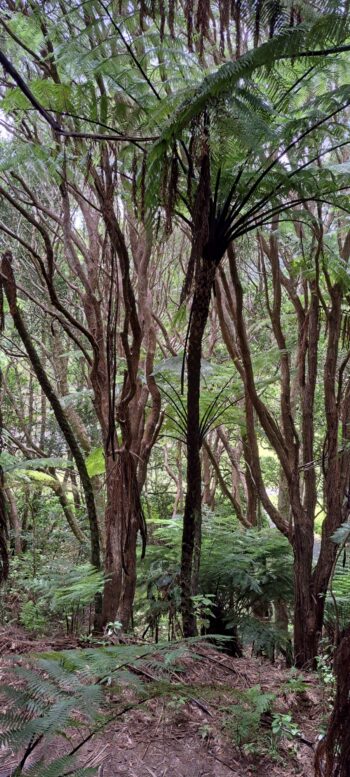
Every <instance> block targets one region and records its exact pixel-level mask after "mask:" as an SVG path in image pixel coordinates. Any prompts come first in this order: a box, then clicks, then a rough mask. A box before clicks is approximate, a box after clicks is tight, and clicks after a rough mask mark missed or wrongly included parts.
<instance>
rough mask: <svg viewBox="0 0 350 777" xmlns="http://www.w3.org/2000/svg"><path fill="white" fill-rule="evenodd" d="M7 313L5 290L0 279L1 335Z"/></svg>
mask: <svg viewBox="0 0 350 777" xmlns="http://www.w3.org/2000/svg"><path fill="white" fill-rule="evenodd" d="M4 326H5V312H4V288H3V285H2V281H1V277H0V333H1V332H3V331H4Z"/></svg>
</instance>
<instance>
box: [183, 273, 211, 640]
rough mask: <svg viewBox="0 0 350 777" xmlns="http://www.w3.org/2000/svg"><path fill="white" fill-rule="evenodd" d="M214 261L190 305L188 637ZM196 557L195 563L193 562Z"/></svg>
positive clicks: (186, 535)
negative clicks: (204, 360) (205, 351)
mask: <svg viewBox="0 0 350 777" xmlns="http://www.w3.org/2000/svg"><path fill="white" fill-rule="evenodd" d="M214 275H215V265H213V264H212V263H211V262H210V260H209V259H207V260H206V259H203V260H202V263H201V267H200V269H199V273H198V277H197V279H196V288H195V292H194V296H193V302H192V308H191V321H190V328H189V336H188V358H187V434H186V444H187V493H186V500H185V511H184V520H183V534H182V555H181V596H182V601H181V610H182V620H183V632H184V636H185V637H191V636H194V635H195V634H196V633H197V630H196V620H195V615H194V611H193V604H192V598H191V597H192V596H193V595H194V594H195V593H196V587H197V581H198V572H199V551H200V540H201V522H202V493H201V491H202V489H201V485H202V481H201V461H200V449H201V444H202V441H201V439H200V416H199V410H200V408H199V399H200V376H201V358H202V341H203V335H204V330H205V325H206V323H207V319H208V314H209V306H210V297H211V289H212V285H213V281H214ZM194 558H195V564H194Z"/></svg>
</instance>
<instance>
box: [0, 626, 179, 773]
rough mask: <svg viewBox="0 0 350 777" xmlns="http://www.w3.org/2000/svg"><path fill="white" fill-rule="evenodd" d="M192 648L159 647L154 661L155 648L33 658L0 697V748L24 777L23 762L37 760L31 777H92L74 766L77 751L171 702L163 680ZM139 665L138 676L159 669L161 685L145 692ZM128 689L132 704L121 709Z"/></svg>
mask: <svg viewBox="0 0 350 777" xmlns="http://www.w3.org/2000/svg"><path fill="white" fill-rule="evenodd" d="M192 642H193V641H192ZM190 644H192V643H188V644H187V645H186V644H177V645H173V646H171V645H169V644H168V643H167V644H166V645H161V644H160V645H158V646H157V656H156V657H154V651H155V648H154V646H152V645H144V644H143V645H139V646H137V645H118V646H108V647H98V648H86V649H85V650H75V651H72V650H70V651H62V652H60V653H54V652H52V653H46V654H40V657H38V656H33V657H32V660H31V661H30V662H29V666H28V665H26V666H24V665H23V666H20V665H17V666H14V667H13V672H14V678H15V683H14V684H13V685H5V686H2V689H1V693H2V696H3V698H5V699H6V706H5V707H4V708H3V709H2V711H1V714H0V727H1V734H0V746H4V747H11V748H12V750H13V751H14V752H15V754H16V755H18V758H19V759H20V761H19V762H20V764H21V766H20V767H18V772H15V773H16V774H23V773H26V762H27V758H28V756H29V755H30V754H32V753H34V754H35V757H37V759H38V760H37V763H36V766H35V775H38V776H39V775H40V777H61V775H62V774H65V773H66V771H67V772H68V771H69V773H70V774H71V773H72V774H74V775H75V777H88V775H94V774H96V769H83V768H80V767H78V765H76V758H77V757H78V753H79V750H80V748H81V747H82V745H83V744H84V743H85V742H86V741H88V740H89V739H91V738H92V737H93V736H94V735H95V734H97V733H99V732H100V731H103V729H104V728H105V726H107V725H108V724H109V723H111V722H113V721H114V720H116V719H117V718H118V717H120V715H123V714H124V713H125V712H126V711H128V710H129V709H132V708H133V707H134V706H139V704H143V703H146V702H147V700H148V699H149V698H154V697H155V696H158V695H160V694H162V695H166V694H167V693H168V694H169V695H170V697H172V696H173V697H174V698H176V697H177V696H178V695H179V690H178V689H177V687H176V686H174V687H173V686H170V684H169V682H167V677H168V674H169V673H170V674H171V672H172V671H173V668H174V664H175V663H176V668H179V666H178V662H179V661H180V667H181V657H183V656H185V655H186V653H187V651H188V646H189V645H190ZM160 657H162V660H160ZM26 664H27V662H26ZM139 665H140V669H141V676H142V667H143V668H144V669H145V670H146V669H148V671H151V670H152V668H153V667H156V668H157V669H158V670H159V669H161V671H162V675H163V680H160V681H159V683H158V682H155V683H151V684H149V683H148V684H147V685H146V684H145V683H143V681H142V679H141V677H140V673H139V671H138V666H139ZM146 674H147V672H146ZM125 686H127V687H128V692H129V699H130V695H132V696H133V699H132V701H131V702H129V703H128V704H126V705H125V704H123V698H122V690H123V688H125ZM182 692H183V691H182ZM68 730H69V732H70V735H68V736H67V733H66V732H67V731H68ZM74 732H78V737H76V736H75V735H74ZM59 739H60V740H61V752H62V751H63V754H61V755H60V756H59V758H54V759H53V760H52V759H51V758H50V746H49V745H50V743H52V742H53V741H54V742H56V743H57V741H58V740H59ZM23 751H24V756H23ZM37 753H38V756H37V755H36V754H37ZM62 770H63V771H62Z"/></svg>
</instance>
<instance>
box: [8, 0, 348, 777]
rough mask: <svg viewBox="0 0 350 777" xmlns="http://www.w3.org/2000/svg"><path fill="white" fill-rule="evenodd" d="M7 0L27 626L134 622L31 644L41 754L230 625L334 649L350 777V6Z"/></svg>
mask: <svg viewBox="0 0 350 777" xmlns="http://www.w3.org/2000/svg"><path fill="white" fill-rule="evenodd" d="M0 9H1V19H0V24H1V51H0V64H1V66H2V74H1V106H0V128H1V133H0V197H1V218H0V242H1V270H0V289H1V299H0V302H1V312H0V324H1V352H0V368H1V394H2V410H1V418H0V426H1V432H2V434H1V460H0V476H1V483H0V485H1V489H0V578H1V594H0V595H1V598H0V618H1V623H2V625H3V626H6V625H8V626H9V627H10V625H11V624H13V623H18V624H21V625H22V626H23V627H24V628H25V629H26V630H27V631H28V632H30V633H35V634H36V635H38V636H39V637H40V636H43V635H48V634H50V633H52V632H55V633H58V634H59V633H61V634H62V633H67V634H68V635H74V636H76V637H79V639H83V640H85V642H86V644H87V645H90V648H91V645H92V646H94V644H95V643H96V644H97V645H98V644H100V641H101V635H104V638H107V635H109V636H111V635H112V637H113V638H116V639H119V638H120V639H121V640H124V639H125V634H128V637H127V641H128V640H129V642H127V645H126V646H125V645H124V644H123V645H122V647H113V648H110V650H109V651H108V648H106V644H107V643H105V647H102V648H101V647H100V648H99V647H98V646H97V647H96V645H95V647H94V648H93V649H92V648H91V649H90V648H89V652H88V651H87V650H86V651H84V656H85V653H86V656H85V657H84V658H82V657H80V655H79V651H77V652H76V653H74V654H72V655H71V656H69V654H68V653H67V654H65V656H64V658H62V659H58V658H57V656H56V657H51V658H50V659H42V660H41V664H40V662H39V664H40V665H38V664H36V663H35V662H34V664H35V666H34V669H33V674H32V675H31V676H30V677H31V678H32V679H29V680H28V691H27V692H25V691H21V694H22V695H20V697H19V698H18V697H17V696H16V702H15V703H16V704H17V705H18V707H19V712H18V713H15V712H13V718H12V721H10V723H8V722H7V723H4V726H5V729H6V726H7V727H8V729H7V734H3V735H1V736H3V738H4V741H5V742H7V741H9V740H10V741H11V742H12V744H14V745H16V743H17V745H18V747H22V746H23V745H27V751H26V753H27V755H26V756H25V757H24V760H23V759H22V761H23V762H21V764H20V766H19V767H18V769H19V771H18V772H16V774H22V773H23V770H25V764H26V757H27V756H28V754H30V753H31V751H32V749H33V747H34V745H33V742H34V743H37V742H39V741H40V740H41V739H42V737H43V736H46V735H47V736H48V735H49V734H50V733H52V732H53V731H55V732H56V731H57V729H58V727H59V726H60V727H64V726H65V725H66V722H67V721H68V720H70V715H71V713H72V709H73V708H74V704H75V705H76V706H77V707H78V708H79V709H80V710H86V714H87V713H89V714H91V715H92V714H93V710H96V715H97V716H98V714H99V709H100V706H101V704H102V686H101V683H102V685H103V682H102V681H103V680H104V679H105V678H106V676H107V675H108V674H109V673H111V672H114V671H115V672H116V673H117V674H116V677H117V676H118V678H119V674H120V672H121V673H122V682H124V683H125V682H126V681H127V683H130V687H133V685H134V683H135V674H133V672H132V671H131V670H130V666H134V662H137V661H138V660H139V658H140V656H141V658H144V657H145V655H147V656H148V655H152V656H154V649H155V648H154V642H155V643H157V645H159V651H160V652H162V651H165V653H166V651H168V653H169V651H170V659H169V660H170V663H171V661H172V660H173V659H172V658H171V656H172V651H173V654H174V656H175V658H176V657H177V656H178V654H179V652H181V651H183V650H184V649H185V647H184V645H186V640H189V643H188V644H190V645H192V644H193V643H195V644H197V637H198V636H199V635H202V636H203V635H205V634H206V635H222V636H224V642H223V644H224V647H225V649H226V650H227V651H229V652H230V653H231V654H232V655H234V656H237V657H239V656H242V655H243V654H244V653H245V651H246V650H247V646H250V648H251V649H252V650H253V653H254V654H255V655H258V656H264V657H265V658H267V659H268V660H270V661H275V660H278V661H281V662H284V663H285V665H286V666H288V667H290V666H292V665H293V666H294V665H295V666H296V667H297V668H298V669H300V670H301V669H302V670H306V671H308V670H310V671H311V670H315V669H316V667H317V666H322V667H325V666H328V667H329V669H328V671H329V672H331V669H330V667H331V664H332V659H333V654H334V655H335V660H334V671H335V677H336V680H337V683H338V684H337V687H336V691H335V694H334V697H333V696H332V698H331V700H330V702H331V703H330V707H329V713H330V722H329V728H328V732H327V734H326V735H325V736H324V738H323V739H322V741H321V743H320V745H319V747H318V749H317V753H316V761H315V769H316V772H315V773H316V774H317V775H321V774H322V775H323V774H324V775H326V776H327V777H333V776H335V775H338V777H349V774H350V765H349V764H350V734H349V732H350V729H349V724H350V715H349V702H348V693H349V679H348V668H347V667H348V661H349V655H350V582H349V570H348V559H347V545H348V540H349V536H350V523H349V512H350V359H349V357H350V269H349V268H350V264H349V262H350V231H349V214H350V206H349V180H348V179H349V172H350V162H349V159H350V157H349V153H350V132H349V123H348V122H349V106H350V81H349V57H350V18H349V12H348V3H347V2H333V3H332V2H329V3H319V2H318V1H317V0H316V2H307V1H306V0H305V2H300V3H295V2H292V0H285V1H284V2H278V1H277V0H276V1H275V0H272V2H271V0H255V2H253V1H251V2H250V1H247V2H239V1H238V0H236V1H234V2H228V0H216V2H210V0H197V2H192V1H191V0H183V1H182V0H171V1H169V2H168V3H164V2H157V0H155V2H148V0H143V1H142V2H139V3H136V2H130V3H129V2H124V0H120V2H102V0H87V2H83V3H80V2H75V0H70V1H69V2H66V1H65V0H59V1H57V2H56V0H52V1H50V2H46V1H45V2H37V0H30V1H29V2H18V3H17V2H12V0H0ZM141 640H144V641H145V643H146V647H145V645H144V647H143V648H141V647H140V644H141ZM167 640H168V641H169V642H171V643H173V642H175V643H177V642H178V643H179V645H178V646H177V647H176V646H175V648H174V646H173V644H172V646H171V647H169V646H167V645H166V644H165V645H164V643H166V642H167ZM184 640H185V642H184ZM133 643H134V644H133ZM142 644H144V643H142ZM118 651H119V652H118ZM123 651H124V652H123ZM145 651H146V652H145ZM147 651H148V652H147ZM166 655H168V654H167V653H166ZM45 660H46V663H45ZM50 662H51V663H50ZM84 662H85V664H84ZM327 662H328V663H327ZM83 665H84V666H85V669H84V666H83ZM126 665H127V671H126V670H125V666H126ZM87 666H88V669H87V668H86V667H87ZM58 667H60V670H59V669H58ZM112 667H115V669H113V668H112ZM82 669H84V672H85V680H86V677H89V678H90V680H91V678H93V681H92V682H90V683H86V682H85V680H82V681H81V671H82ZM129 670H130V671H129ZM58 671H61V672H62V675H61V676H60V677H59V676H58V674H57V672H58ZM36 672H37V673H38V678H39V679H37V680H35V679H33V678H34V677H35V676H36V675H35V673H36ZM96 677H98V678H99V680H100V681H101V682H98V683H96V681H95V678H96ZM332 677H333V676H332ZM77 678H79V679H77ZM167 680H168V678H165V677H164V678H163V681H164V683H165V684H166V682H167ZM118 682H119V679H118ZM55 684H56V687H54V686H55ZM68 685H69V689H68ZM251 691H252V694H251V696H249V695H248V696H247V698H246V699H245V701H244V703H243V702H242V714H241V718H239V714H238V711H237V710H236V712H235V713H234V714H235V719H236V718H237V716H238V718H239V719H243V721H244V720H245V717H244V715H245V714H247V709H248V711H249V710H250V709H251V707H250V705H251V704H252V705H253V706H252V710H253V712H252V715H253V718H254V721H255V724H256V726H257V727H259V725H260V719H261V716H262V715H263V714H265V713H266V711H267V710H270V708H271V703H272V700H271V698H270V697H269V695H268V694H267V695H266V694H265V696H266V698H265V696H264V694H261V693H260V692H259V691H257V690H256V689H255V690H254V688H253V689H251ZM144 692H145V691H144V690H143V691H142V693H144ZM26 693H27V695H26ZM156 693H157V694H160V693H164V694H166V693H168V690H166V688H165V686H161V685H159V684H158V686H157V691H156ZM62 694H63V695H64V696H65V699H62V698H61V696H62ZM254 694H255V696H254ZM10 695H11V693H10ZM258 698H260V699H261V701H260V702H258V701H257V699H258ZM50 705H54V707H53V709H51V707H50ZM259 705H260V706H259ZM332 705H333V707H332V709H331V706H332ZM237 709H238V708H237ZM58 710H61V712H62V717H61V718H59V720H57V716H58V717H59V715H58ZM244 711H245V712H244ZM11 714H12V713H11ZM31 716H34V718H33V717H31ZM50 716H51V717H50ZM254 716H255V717H254ZM238 718H237V719H238ZM273 720H274V721H275V722H274V724H273V725H275V729H276V730H277V729H278V725H280V723H278V718H276V717H275V718H273ZM19 721H20V722H19ZM276 721H277V722H276ZM255 724H254V725H255ZM235 725H236V724H235ZM239 725H240V723H239V722H238V723H237V726H238V727H239ZM242 725H243V724H242ZM281 725H282V724H281ZM283 725H284V724H283ZM282 728H283V726H282ZM11 737H12V738H11ZM242 741H243V740H242ZM28 742H29V744H28ZM79 747H80V745H79ZM28 748H29V749H28ZM72 755H74V753H73V751H72V753H70V754H68V755H66V756H64V758H63V759H62V758H61V759H58V760H57V763H56V765H54V766H53V767H52V770H51V772H50V775H51V777H55V775H57V777H59V776H60V775H61V774H62V775H63V774H71V773H73V772H72V771H69V770H70V769H72V767H70V763H71V756H72ZM80 773H82V772H81V770H80V771H79V769H78V768H77V769H76V770H75V772H74V774H76V775H78V774H80ZM40 774H41V772H40ZM42 774H43V775H46V777H49V772H45V771H43V772H42ZM38 775H39V772H38Z"/></svg>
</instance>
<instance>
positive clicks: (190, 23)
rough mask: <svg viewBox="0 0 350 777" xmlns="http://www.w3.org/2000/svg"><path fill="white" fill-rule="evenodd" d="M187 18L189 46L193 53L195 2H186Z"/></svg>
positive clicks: (187, 0)
mask: <svg viewBox="0 0 350 777" xmlns="http://www.w3.org/2000/svg"><path fill="white" fill-rule="evenodd" d="M185 17H186V22H187V45H188V48H189V50H190V51H193V0H185Z"/></svg>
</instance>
